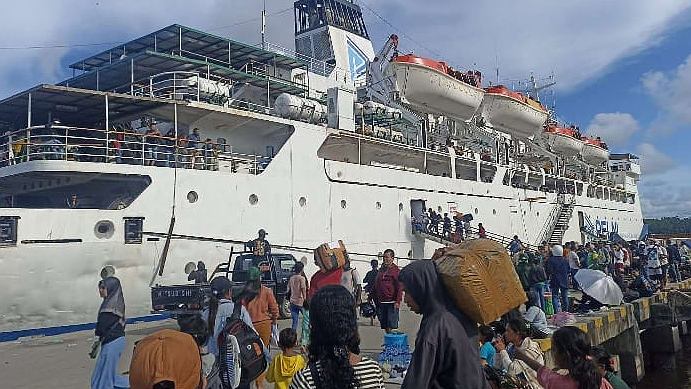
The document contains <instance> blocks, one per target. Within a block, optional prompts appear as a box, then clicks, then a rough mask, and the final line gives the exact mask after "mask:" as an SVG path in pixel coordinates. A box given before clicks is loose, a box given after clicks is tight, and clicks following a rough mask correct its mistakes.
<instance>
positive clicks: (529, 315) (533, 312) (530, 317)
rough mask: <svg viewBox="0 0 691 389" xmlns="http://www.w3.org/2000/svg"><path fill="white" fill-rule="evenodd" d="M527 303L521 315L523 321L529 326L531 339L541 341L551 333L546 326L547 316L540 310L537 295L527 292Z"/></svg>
mask: <svg viewBox="0 0 691 389" xmlns="http://www.w3.org/2000/svg"><path fill="white" fill-rule="evenodd" d="M527 295H528V302H526V303H525V307H526V311H525V313H524V314H523V319H525V321H527V322H528V323H529V324H530V330H531V332H532V335H533V337H535V338H537V339H543V338H546V337H548V336H549V335H550V334H551V333H552V331H550V329H549V327H548V326H547V316H545V312H544V311H543V310H542V308H540V306H539V304H540V300H539V297H538V296H537V293H535V292H534V291H532V290H531V291H529V292H528V293H527Z"/></svg>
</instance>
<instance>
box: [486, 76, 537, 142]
mask: <svg viewBox="0 0 691 389" xmlns="http://www.w3.org/2000/svg"><path fill="white" fill-rule="evenodd" d="M481 112H482V116H483V117H484V118H485V120H486V121H487V122H489V123H490V124H491V125H492V126H493V127H498V128H499V129H501V130H502V131H505V132H507V133H508V134H510V135H513V136H516V137H519V138H528V137H530V136H532V135H534V134H535V133H536V132H538V131H540V129H541V128H542V127H543V125H544V124H545V122H546V121H547V115H548V113H547V109H545V107H543V106H542V104H540V103H539V102H538V101H535V100H533V99H532V98H530V97H528V96H525V95H524V94H522V93H520V92H516V91H513V90H511V89H509V88H507V87H505V86H504V85H496V86H491V87H488V88H485V97H484V98H483V100H482V106H481Z"/></svg>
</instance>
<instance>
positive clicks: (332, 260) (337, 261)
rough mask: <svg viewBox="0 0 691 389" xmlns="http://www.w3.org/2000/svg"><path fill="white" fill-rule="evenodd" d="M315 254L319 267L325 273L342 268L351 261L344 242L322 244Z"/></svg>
mask: <svg viewBox="0 0 691 389" xmlns="http://www.w3.org/2000/svg"><path fill="white" fill-rule="evenodd" d="M315 253H316V259H317V266H319V268H320V269H321V270H322V271H324V272H328V271H331V270H334V269H338V268H342V267H343V266H345V263H346V262H348V261H349V258H348V252H347V251H346V248H345V245H344V244H343V241H342V240H339V241H338V242H332V243H324V244H321V245H319V247H317V250H316V251H315Z"/></svg>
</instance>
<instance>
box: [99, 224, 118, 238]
mask: <svg viewBox="0 0 691 389" xmlns="http://www.w3.org/2000/svg"><path fill="white" fill-rule="evenodd" d="M114 233H115V225H114V224H113V222H112V221H110V220H101V221H100V222H98V223H96V226H95V227H94V235H96V237H97V238H99V239H110V238H112V237H113V234H114Z"/></svg>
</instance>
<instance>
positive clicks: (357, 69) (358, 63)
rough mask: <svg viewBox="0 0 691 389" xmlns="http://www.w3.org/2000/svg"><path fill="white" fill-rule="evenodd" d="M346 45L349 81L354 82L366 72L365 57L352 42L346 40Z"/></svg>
mask: <svg viewBox="0 0 691 389" xmlns="http://www.w3.org/2000/svg"><path fill="white" fill-rule="evenodd" d="M346 43H347V45H348V70H349V71H350V79H351V81H354V80H355V79H356V78H358V77H359V76H361V75H362V74H364V73H365V71H366V70H367V61H368V60H367V56H366V55H365V54H364V53H363V52H362V50H360V49H359V48H358V47H357V45H355V43H353V41H351V40H350V39H348V38H346Z"/></svg>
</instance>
